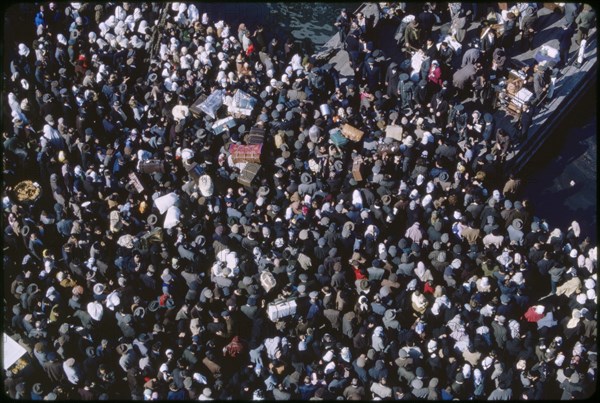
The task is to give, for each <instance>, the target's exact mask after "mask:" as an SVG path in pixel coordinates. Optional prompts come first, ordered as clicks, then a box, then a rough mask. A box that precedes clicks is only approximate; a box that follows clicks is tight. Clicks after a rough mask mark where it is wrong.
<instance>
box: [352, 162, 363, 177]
mask: <svg viewBox="0 0 600 403" xmlns="http://www.w3.org/2000/svg"><path fill="white" fill-rule="evenodd" d="M362 163H363V159H362V157H356V158H355V159H354V161H353V162H352V177H353V178H354V180H355V181H357V182H360V181H362V180H363V177H362V173H361V172H360V169H361V167H362Z"/></svg>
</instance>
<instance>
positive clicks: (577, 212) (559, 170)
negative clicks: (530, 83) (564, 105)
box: [522, 86, 598, 242]
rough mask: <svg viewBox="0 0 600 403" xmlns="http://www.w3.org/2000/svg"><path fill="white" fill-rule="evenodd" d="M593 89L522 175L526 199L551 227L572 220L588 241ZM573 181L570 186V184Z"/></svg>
mask: <svg viewBox="0 0 600 403" xmlns="http://www.w3.org/2000/svg"><path fill="white" fill-rule="evenodd" d="M596 96H597V89H596V87H595V86H594V87H592V90H591V91H589V93H588V94H587V95H586V96H584V97H583V98H582V100H581V101H580V102H578V104H577V105H576V106H575V108H574V110H573V111H572V112H571V113H570V114H569V115H568V116H567V117H566V119H565V121H564V122H563V124H561V125H559V126H558V127H557V129H556V131H555V133H554V134H553V135H552V137H550V138H549V140H548V141H547V142H546V144H544V146H543V147H542V148H541V149H540V150H539V152H538V153H537V154H536V156H535V157H534V158H533V159H532V160H531V161H530V162H529V163H528V164H527V166H526V167H525V169H524V170H523V172H522V174H523V175H524V179H525V182H526V185H525V191H526V195H527V196H528V197H529V199H530V200H531V201H532V202H533V204H534V205H535V210H536V212H537V214H538V216H540V217H545V218H546V219H547V220H548V222H549V223H550V226H551V227H553V228H554V227H560V228H561V229H566V228H567V227H568V226H569V225H570V223H571V220H576V221H577V222H578V223H579V224H580V226H581V230H582V233H584V234H585V235H589V236H590V238H592V241H594V242H595V241H596V240H597V239H598V235H597V231H598V224H597V206H598V194H597V186H598V182H597V137H596V134H597V119H596V108H595V107H592V108H591V107H590V105H594V104H595V103H596ZM571 181H574V182H575V184H574V186H571V184H570V182H571Z"/></svg>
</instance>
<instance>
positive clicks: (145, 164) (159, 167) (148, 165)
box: [140, 160, 165, 174]
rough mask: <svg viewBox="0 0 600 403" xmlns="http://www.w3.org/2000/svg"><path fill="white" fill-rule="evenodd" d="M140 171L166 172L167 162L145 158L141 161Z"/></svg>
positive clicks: (149, 172)
mask: <svg viewBox="0 0 600 403" xmlns="http://www.w3.org/2000/svg"><path fill="white" fill-rule="evenodd" d="M140 172H141V173H144V174H153V173H156V172H160V173H161V174H164V173H165V162H164V161H163V160H144V161H141V162H140Z"/></svg>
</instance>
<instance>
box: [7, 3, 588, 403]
mask: <svg viewBox="0 0 600 403" xmlns="http://www.w3.org/2000/svg"><path fill="white" fill-rule="evenodd" d="M565 4H566V5H565V7H564V11H563V12H564V14H565V15H564V17H563V20H561V21H563V23H562V25H561V29H563V30H564V32H565V34H564V38H563V37H561V38H562V39H561V46H563V42H564V44H565V45H564V46H567V45H568V47H570V45H571V40H572V38H573V40H574V39H575V36H576V35H575V34H576V32H578V36H577V37H578V40H581V39H585V38H586V35H588V34H589V33H590V30H592V33H594V31H593V29H594V27H595V22H594V19H595V16H594V14H593V13H594V11H593V10H592V9H591V7H589V6H587V5H583V6H578V5H576V4H575V3H565ZM519 7H520V8H519ZM519 7H517V6H515V7H513V9H509V10H504V11H503V12H500V11H501V10H495V9H489V10H487V14H486V13H484V12H483V10H481V9H477V8H476V7H475V6H471V5H468V4H462V3H449V9H448V10H445V9H444V10H443V9H441V6H440V4H437V5H436V4H435V3H432V4H430V3H427V4H426V5H422V4H418V3H414V4H409V5H407V6H406V7H396V6H395V5H394V4H392V5H390V8H389V10H390V12H389V14H388V15H387V16H385V17H382V18H395V19H397V20H398V22H399V25H400V26H401V27H402V29H399V30H398V31H397V35H396V36H397V38H396V39H397V41H398V52H401V53H402V55H403V57H404V60H406V62H403V63H400V64H397V63H389V62H388V61H389V58H387V57H386V56H389V55H385V54H383V52H382V51H381V50H380V49H377V48H375V46H374V43H375V42H376V41H375V38H374V32H375V30H376V27H373V25H372V24H371V23H370V21H369V19H368V17H366V16H365V15H364V14H363V13H361V12H358V13H356V15H352V14H351V13H350V12H347V11H346V10H343V11H342V12H341V13H340V16H339V17H338V18H337V20H336V21H335V26H336V27H337V29H338V30H339V32H340V34H341V39H342V43H341V45H343V46H341V49H340V50H339V51H343V52H347V53H348V55H349V60H350V63H351V65H352V68H353V70H354V71H355V76H354V77H353V78H349V79H346V80H345V81H344V80H343V79H342V77H339V74H337V71H336V70H335V69H334V68H333V66H332V65H331V64H325V63H324V62H323V61H321V60H319V59H318V58H316V57H314V56H313V55H310V54H306V53H305V51H304V49H303V48H302V47H301V46H299V45H298V43H295V42H294V40H293V38H277V37H270V36H269V27H262V26H257V27H253V29H250V28H249V27H247V26H246V25H245V24H240V25H239V26H237V27H233V26H230V25H228V23H227V22H226V21H222V20H219V21H214V20H213V19H212V17H211V15H208V14H207V13H204V12H203V11H202V5H201V3H194V4H191V3H122V4H115V3H102V4H93V3H49V4H47V5H46V4H44V5H41V6H39V12H37V13H36V15H35V20H34V21H33V22H32V26H31V27H22V29H23V30H26V29H32V30H34V31H35V39H34V40H33V42H32V43H23V42H21V41H19V40H18V39H16V40H15V43H14V52H15V53H14V56H15V57H14V58H13V59H12V60H11V63H10V70H9V71H7V75H6V77H5V80H4V86H5V91H4V92H3V94H5V95H4V96H5V97H6V98H5V101H6V102H4V103H3V105H4V110H3V114H4V115H3V117H4V119H3V121H4V137H5V138H4V149H3V151H4V152H3V172H4V189H3V200H2V201H3V211H4V213H3V219H4V228H5V229H4V246H5V247H4V252H5V253H4V257H3V259H4V261H3V266H4V267H3V271H4V280H5V281H4V283H5V285H6V286H5V290H4V306H5V314H4V331H5V333H6V334H8V335H9V336H10V337H12V338H13V339H15V340H16V341H17V342H18V343H19V344H20V345H21V346H23V347H24V348H25V349H26V350H27V355H26V356H27V357H29V358H28V359H27V360H26V361H27V365H26V366H24V368H19V369H17V370H15V369H14V368H13V369H9V370H7V371H6V376H5V379H4V383H5V390H6V391H7V393H8V395H9V396H10V397H11V398H15V399H32V400H41V399H43V400H54V399H82V400H95V399H125V400H129V399H132V400H157V399H168V400H186V399H194V400H195V399H197V400H220V399H244V400H246V399H248V400H272V399H275V400H289V399H302V400H309V399H310V400H322V399H327V400H329V399H331V400H335V399H338V400H361V399H367V400H399V399H419V400H438V399H444V400H448V399H461V400H462V399H482V400H485V399H490V400H496V399H504V400H506V399H535V400H539V399H547V398H556V397H560V398H561V399H572V398H575V399H577V398H583V397H586V396H589V395H591V394H592V393H593V392H594V390H595V385H596V382H597V361H596V354H597V348H596V337H597V322H596V314H597V305H596V302H597V295H596V290H597V284H596V283H597V274H596V269H597V247H596V246H595V245H593V244H592V242H591V241H590V238H589V236H586V234H582V233H581V230H580V226H579V224H578V223H577V222H576V221H573V222H572V224H571V225H570V226H569V227H568V228H557V227H555V226H553V225H552V224H551V223H550V222H547V221H546V220H545V219H543V218H540V217H537V216H536V214H535V211H534V207H533V206H532V205H531V203H530V202H529V201H528V200H527V199H526V198H524V197H523V192H522V191H523V185H522V183H521V179H519V177H517V176H515V175H512V174H510V175H506V173H505V172H504V171H503V169H502V167H503V165H502V164H503V162H504V160H505V158H506V155H507V153H508V151H509V150H510V149H511V147H512V146H513V145H514V144H515V143H518V142H519V141H521V140H522V139H523V138H526V136H527V129H528V127H529V123H530V121H531V116H532V114H533V113H534V110H535V108H536V102H535V101H536V100H539V99H538V98H540V97H541V96H542V92H543V91H544V90H546V89H547V84H548V82H549V81H548V74H549V70H551V68H548V66H546V65H545V64H544V63H540V64H538V65H536V67H535V69H534V71H532V72H528V73H527V74H529V76H528V80H529V84H528V85H529V86H530V88H532V92H533V93H534V98H533V100H532V102H531V104H530V105H528V107H529V109H527V107H526V108H525V111H524V112H523V113H522V116H521V118H520V119H519V120H518V121H517V122H515V132H516V133H517V135H513V134H512V133H508V132H507V131H505V130H504V129H503V128H496V127H495V117H494V111H495V108H496V102H495V99H496V98H495V89H496V86H497V85H498V84H499V83H500V82H501V81H502V80H504V79H506V77H507V74H508V67H509V65H510V60H511V54H512V52H516V51H515V49H531V48H532V46H533V44H535V43H536V42H535V41H534V40H533V39H532V38H533V37H534V35H535V34H536V33H537V32H539V31H540V30H541V27H539V26H537V25H536V24H537V18H536V17H537V13H538V10H537V7H536V6H535V3H519ZM163 8H164V10H163V11H162V12H161V9H163ZM410 15H412V17H407V16H410ZM490 16H493V18H494V19H499V21H498V20H496V22H497V23H499V24H500V26H502V33H501V34H496V32H495V30H496V29H497V26H496V28H494V24H490V23H487V24H486V23H482V24H481V31H480V32H479V31H478V32H477V33H476V37H477V38H479V39H480V40H479V41H477V44H476V46H475V45H474V44H472V43H471V42H467V39H469V37H470V36H469V33H468V32H467V29H468V27H469V26H470V23H471V22H472V21H478V22H479V21H488V20H489V17H490ZM442 25H445V26H446V27H448V26H449V27H450V28H449V29H448V38H449V40H450V42H449V41H447V40H445V39H444V38H441V37H440V36H439V32H440V31H439V27H440V26H442ZM254 28H255V29H254ZM481 34H483V35H481ZM15 35H16V36H17V37H18V33H15ZM456 43H458V44H460V45H461V47H460V53H458V52H457V49H459V48H457V46H456ZM5 45H6V48H8V47H10V46H13V45H12V44H11V43H10V41H9V39H8V38H5ZM519 46H520V47H521V48H519ZM566 54H567V56H568V55H569V51H568V49H567V51H566ZM236 94H238V95H239V94H242V95H246V96H247V99H249V101H248V102H247V103H246V104H244V105H237V107H238V108H237V109H232V108H231V105H233V104H232V102H234V101H232V100H233V99H237V98H236ZM248 97H249V98H248ZM214 100H216V103H212V102H213V101H214ZM222 104H228V106H229V109H228V108H226V107H225V105H222ZM241 106H243V107H245V108H246V109H244V108H242V107H241ZM537 107H540V106H539V105H538V106H537ZM211 108H212V109H211ZM231 110H234V111H235V112H234V113H232V112H231ZM228 116H231V117H233V118H234V119H233V120H229V121H227V123H220V122H221V119H224V118H226V117H228ZM215 122H217V124H215ZM348 127H352V128H354V129H357V130H358V131H362V138H359V139H358V141H355V140H354V139H348V138H347V137H346V136H347V131H346V129H347V128H348ZM251 135H253V136H254V137H252V138H253V139H256V138H257V137H258V138H259V142H258V144H262V146H261V147H260V148H259V150H260V151H259V152H260V164H259V167H260V168H259V170H258V171H257V172H252V173H250V176H249V177H248V176H247V175H248V172H247V165H246V164H247V161H245V160H244V159H243V157H240V156H238V155H232V152H230V150H231V148H230V147H231V146H232V145H234V146H240V145H242V146H243V145H246V144H250V143H251V141H250V140H249V139H250V137H249V136H251ZM252 142H254V140H252ZM253 144H255V143H253ZM234 157H235V158H234ZM240 158H241V160H240ZM254 174H255V176H254ZM25 180H31V181H32V182H35V184H37V185H36V186H38V188H37V189H38V192H39V193H40V195H39V196H38V197H31V198H29V199H28V198H27V197H22V198H21V199H19V198H18V196H17V194H16V189H17V188H18V186H19V183H21V182H22V181H25ZM549 202H551V201H549Z"/></svg>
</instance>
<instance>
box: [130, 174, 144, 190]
mask: <svg viewBox="0 0 600 403" xmlns="http://www.w3.org/2000/svg"><path fill="white" fill-rule="evenodd" d="M128 177H129V183H130V184H131V186H133V187H134V188H135V190H136V191H137V192H138V193H142V192H143V191H144V185H142V182H140V179H139V178H138V177H137V176H136V175H135V173H133V172H130V173H129V175H128Z"/></svg>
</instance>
